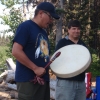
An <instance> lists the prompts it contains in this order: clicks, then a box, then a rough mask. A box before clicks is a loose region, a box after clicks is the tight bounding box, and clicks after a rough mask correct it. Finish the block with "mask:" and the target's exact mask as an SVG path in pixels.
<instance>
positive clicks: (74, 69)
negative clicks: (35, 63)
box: [50, 44, 91, 78]
mask: <svg viewBox="0 0 100 100" xmlns="http://www.w3.org/2000/svg"><path fill="white" fill-rule="evenodd" d="M57 52H61V55H60V56H59V57H58V58H57V59H55V61H54V62H52V63H51V65H50V68H51V70H52V71H53V73H54V74H55V75H56V76H58V77H61V78H69V77H74V76H76V75H78V74H80V73H82V72H84V71H85V70H86V69H87V68H88V67H89V66H90V63H91V55H90V52H89V50H88V49H87V48H86V47H84V46H82V45H78V44H73V45H68V46H65V47H62V48H60V49H59V50H57V51H56V52H55V53H54V54H53V55H52V57H53V56H54V55H55V54H56V53H57ZM52 57H51V59H52Z"/></svg>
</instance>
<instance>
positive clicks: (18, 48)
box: [12, 42, 46, 76]
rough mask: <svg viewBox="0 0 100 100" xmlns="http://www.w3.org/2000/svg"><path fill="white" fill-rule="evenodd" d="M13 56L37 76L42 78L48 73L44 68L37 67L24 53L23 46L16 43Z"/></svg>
mask: <svg viewBox="0 0 100 100" xmlns="http://www.w3.org/2000/svg"><path fill="white" fill-rule="evenodd" d="M12 55H13V56H14V57H15V58H16V59H17V60H18V61H19V62H20V63H21V64H23V65H25V66H26V67H28V68H29V69H31V70H33V71H34V73H35V74H36V75H37V76H42V75H43V74H44V73H45V72H46V71H45V69H44V68H42V67H38V66H36V65H35V64H34V63H33V62H32V61H31V60H30V59H29V58H28V57H27V56H26V54H25V53H24V51H23V47H22V45H20V44H18V43H16V42H14V44H13V48H12Z"/></svg>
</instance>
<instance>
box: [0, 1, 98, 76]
mask: <svg viewBox="0 0 100 100" xmlns="http://www.w3.org/2000/svg"><path fill="white" fill-rule="evenodd" d="M0 1H1V2H2V4H4V5H6V6H7V8H10V9H11V10H10V14H9V15H4V16H0V17H1V18H2V19H3V20H4V21H3V24H5V25H9V26H10V29H9V30H6V31H7V32H10V31H12V32H13V33H15V31H16V28H17V27H18V25H19V24H20V23H21V22H23V21H24V20H25V18H24V17H23V15H22V13H24V15H25V12H24V10H20V9H17V10H16V9H15V8H13V5H14V4H19V3H22V5H24V3H25V4H26V5H27V7H28V5H29V4H30V3H32V4H33V6H34V5H35V4H36V5H37V4H38V3H39V2H40V1H50V2H52V3H53V4H54V5H55V7H56V9H57V13H58V14H59V15H60V16H61V19H60V20H59V21H54V22H53V25H51V26H50V27H49V28H48V29H47V31H48V33H49V39H50V44H51V53H54V48H55V45H56V41H57V42H58V40H59V39H60V38H63V37H65V36H66V35H67V34H68V33H67V24H68V22H69V20H71V19H78V20H79V21H80V22H81V24H82V31H81V38H82V40H83V41H84V42H85V43H86V44H87V46H88V48H89V50H90V52H91V56H92V63H91V66H90V68H89V69H88V71H90V72H92V75H93V76H94V77H95V76H98V75H100V1H99V0H40V1H39V0H38V1H37V0H27V2H24V0H23V2H19V1H18V0H15V1H13V0H7V1H6V0H0ZM60 8H61V9H60ZM23 9H24V6H23ZM56 33H57V34H56ZM12 39H13V36H12V37H9V40H10V42H9V44H7V47H8V48H7V51H6V53H5V54H7V55H6V56H7V57H12V55H11V48H12ZM0 41H1V39H0ZM2 58H3V57H2ZM4 59H5V58H4ZM2 60H3V59H2ZM1 63H4V62H1Z"/></svg>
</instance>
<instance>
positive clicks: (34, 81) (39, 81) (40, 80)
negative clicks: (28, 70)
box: [31, 52, 61, 85]
mask: <svg viewBox="0 0 100 100" xmlns="http://www.w3.org/2000/svg"><path fill="white" fill-rule="evenodd" d="M60 54H61V52H57V53H56V54H55V56H54V57H53V58H52V59H51V60H50V61H49V63H48V64H47V65H46V66H45V67H44V68H45V69H46V68H47V67H48V66H49V65H50V64H51V63H52V62H53V61H54V60H55V59H56V58H57V57H59V56H60ZM31 82H33V83H34V84H35V83H37V82H38V83H39V84H40V85H44V79H42V78H40V77H38V76H36V77H35V78H34V79H33V80H31Z"/></svg>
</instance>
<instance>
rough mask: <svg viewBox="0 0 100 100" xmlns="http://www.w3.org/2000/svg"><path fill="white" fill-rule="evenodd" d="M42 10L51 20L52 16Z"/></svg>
mask: <svg viewBox="0 0 100 100" xmlns="http://www.w3.org/2000/svg"><path fill="white" fill-rule="evenodd" d="M43 12H44V13H45V14H47V15H48V16H49V18H50V19H51V20H53V17H52V16H51V15H50V14H49V13H48V12H46V11H43Z"/></svg>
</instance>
